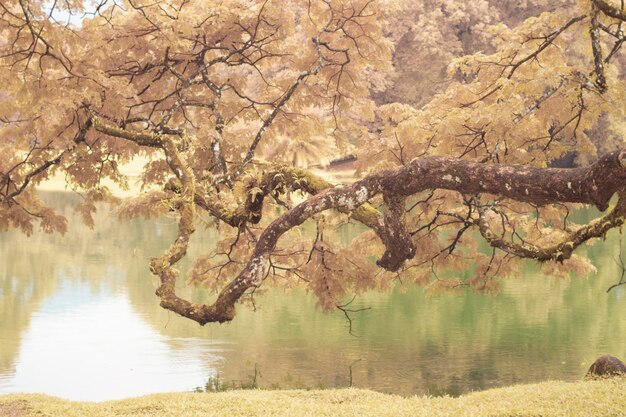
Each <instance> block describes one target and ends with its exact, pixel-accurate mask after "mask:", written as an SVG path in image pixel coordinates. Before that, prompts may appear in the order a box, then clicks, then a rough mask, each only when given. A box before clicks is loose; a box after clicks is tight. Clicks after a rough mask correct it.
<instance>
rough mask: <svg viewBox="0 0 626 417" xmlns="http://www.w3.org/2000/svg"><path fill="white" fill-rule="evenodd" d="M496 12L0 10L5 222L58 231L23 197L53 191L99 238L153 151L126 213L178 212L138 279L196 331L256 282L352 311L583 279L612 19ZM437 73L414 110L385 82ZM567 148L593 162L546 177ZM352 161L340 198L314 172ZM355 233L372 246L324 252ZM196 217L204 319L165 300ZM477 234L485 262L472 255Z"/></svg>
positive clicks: (620, 37)
mask: <svg viewBox="0 0 626 417" xmlns="http://www.w3.org/2000/svg"><path fill="white" fill-rule="evenodd" d="M491 3H492V2H488V1H486V0H475V1H472V2H468V3H465V4H457V3H455V2H447V1H445V2H441V1H425V2H422V3H419V4H413V2H400V1H397V2H394V1H383V0H380V1H374V0H355V1H349V2H348V1H344V0H290V1H287V2H285V1H273V0H266V1H253V0H229V1H222V2H215V3H211V4H210V6H209V7H207V4H206V2H202V1H200V0H172V1H157V2H153V1H143V0H132V1H131V0H100V1H97V2H82V1H64V2H55V3H53V4H52V5H50V4H49V3H48V2H43V1H28V2H27V1H25V0H8V1H5V2H3V3H2V4H1V5H0V35H1V36H0V39H2V40H1V41H0V66H1V68H2V70H1V72H0V79H1V81H2V85H3V87H2V92H1V93H0V135H1V137H2V142H1V143H0V150H1V151H2V152H3V154H4V155H6V157H5V158H3V159H2V160H1V161H0V193H1V197H2V203H1V205H0V227H2V228H3V229H5V230H6V229H8V228H14V227H15V228H20V229H21V230H23V231H24V232H25V233H27V234H29V233H31V232H32V230H33V227H34V223H36V222H37V221H38V222H39V225H40V227H41V228H43V229H44V230H45V231H48V232H60V233H64V232H65V230H66V228H67V224H66V223H67V221H66V219H65V218H64V217H63V216H61V215H59V214H57V213H55V212H54V210H52V209H50V208H49V207H47V206H46V204H45V203H44V202H43V201H42V200H41V199H40V198H38V196H37V193H36V189H37V186H38V185H39V184H41V183H42V182H43V181H45V180H46V179H48V178H50V177H51V176H53V175H62V176H63V177H64V179H65V181H66V183H67V184H68V186H69V187H71V188H72V189H73V190H75V191H77V192H79V193H81V195H82V196H83V202H82V203H81V204H80V206H79V207H78V210H79V211H80V212H81V213H82V215H83V218H84V221H85V223H86V224H88V225H93V219H92V215H93V213H94V211H95V210H96V206H95V205H94V203H96V202H99V201H106V202H110V203H113V204H117V203H119V201H118V198H117V197H115V196H114V195H113V193H112V192H111V190H110V189H109V188H107V186H106V185H104V181H105V180H108V181H112V182H113V183H115V184H117V186H119V187H121V188H123V189H129V188H130V187H131V186H133V184H130V183H129V179H128V178H127V176H125V175H124V174H123V173H122V171H121V170H120V166H121V165H123V164H124V163H127V162H129V161H132V160H133V159H135V158H138V157H144V158H147V159H148V163H147V164H146V166H145V169H144V170H143V173H142V175H141V177H140V180H139V184H138V187H139V188H140V189H141V190H142V192H141V193H140V194H139V195H137V197H136V198H133V199H129V200H126V201H124V202H123V203H122V204H121V205H120V210H119V213H120V216H121V217H123V218H132V217H135V216H138V215H144V216H158V215H163V214H165V213H168V212H173V213H175V214H176V215H177V216H178V218H179V230H178V235H177V237H176V239H175V241H174V242H173V243H172V245H171V247H170V248H169V249H168V250H167V251H166V252H165V253H164V254H163V255H162V256H160V257H158V258H154V259H153V260H152V262H151V263H150V270H151V271H152V273H153V274H154V275H156V276H158V277H159V279H160V283H161V285H160V286H159V288H158V290H157V295H158V296H159V297H160V299H161V305H162V306H163V307H165V308H167V309H170V310H173V311H175V312H177V313H179V314H181V315H183V316H185V317H188V318H190V319H192V320H195V321H197V322H199V323H201V324H204V323H206V322H210V321H219V322H223V321H228V320H231V319H232V318H233V317H234V314H235V310H234V304H235V303H236V302H237V301H239V300H240V299H241V298H242V297H244V296H246V297H249V296H251V295H253V294H254V291H255V290H256V289H257V288H258V287H259V286H261V284H262V283H263V282H264V281H273V282H275V283H277V284H280V285H287V286H289V285H294V284H296V283H300V282H301V283H304V285H307V286H308V288H309V289H310V290H311V291H312V292H313V293H314V294H315V295H316V296H317V297H318V300H319V305H320V306H321V307H322V308H323V309H326V310H328V309H331V308H335V307H337V308H340V309H342V310H343V311H344V312H345V313H346V314H347V312H348V311H349V307H348V304H347V303H346V300H349V299H350V296H351V294H354V293H359V292H362V291H364V290H368V289H378V290H380V289H385V288H388V287H389V286H390V284H392V283H393V282H394V281H395V280H397V279H402V280H413V281H415V282H419V283H430V284H429V285H430V286H431V288H433V289H435V288H444V289H445V288H447V289H455V288H458V287H460V286H469V287H471V288H473V289H475V290H478V291H484V292H493V291H496V290H497V287H498V283H497V280H495V279H494V278H496V277H500V276H506V275H510V274H514V273H515V270H516V267H517V260H518V259H519V258H524V257H526V258H534V259H537V260H539V261H542V262H552V261H557V262H560V263H563V265H562V266H561V267H559V268H558V270H556V272H557V273H564V272H565V271H567V272H569V271H573V272H579V273H586V272H589V271H592V270H593V268H594V267H593V266H592V265H590V264H589V262H588V261H586V260H585V259H584V258H583V257H579V256H576V255H573V251H574V250H575V249H576V247H578V246H579V245H580V244H582V243H584V242H585V241H587V240H589V239H591V238H595V237H601V236H604V235H605V234H606V233H607V232H608V231H609V230H610V229H612V228H616V227H620V226H621V225H622V224H623V222H624V218H625V215H626V202H625V201H624V199H622V198H621V197H622V196H623V195H624V185H623V184H624V180H625V179H626V173H625V171H626V170H625V169H624V168H625V167H626V153H625V152H620V151H617V152H614V153H611V154H607V155H598V152H597V146H596V144H595V143H594V142H593V141H591V140H590V137H589V135H590V132H592V131H593V130H594V129H598V126H600V125H602V131H603V132H606V134H607V135H612V136H613V137H623V134H624V129H625V126H626V125H625V124H624V122H623V121H624V109H626V105H625V103H624V99H625V97H624V94H623V91H624V90H625V87H626V84H625V80H624V77H623V65H622V64H620V62H622V61H620V60H623V58H622V57H621V55H620V48H621V46H622V43H623V41H624V39H625V38H624V32H623V29H622V26H623V23H624V21H625V20H626V12H624V8H623V4H620V5H618V4H617V3H616V2H612V1H605V0H578V1H564V2H563V3H564V4H565V3H567V4H568V7H558V8H556V7H555V8H554V10H553V11H550V12H545V13H542V14H539V15H536V16H531V17H528V18H527V19H525V20H523V19H521V18H520V17H519V16H513V15H512V14H510V12H508V13H505V12H506V10H507V9H506V8H505V7H504V6H499V8H498V9H497V10H495V11H494V12H493V13H490V11H491V6H492V4H491ZM504 3H506V4H508V3H509V2H504ZM540 5H541V3H540V2H525V5H524V7H525V9H524V13H525V14H526V15H529V16H530V15H532V12H533V11H535V10H536V9H537V8H539V7H540ZM61 13H62V14H61ZM74 15H79V16H81V19H72V18H71V16H74ZM67 16H70V18H69V19H68V18H67ZM415 16H419V18H417V19H415ZM506 23H508V25H507V24H506ZM513 26H514V27H513ZM445 28H455V30H453V31H452V32H447V31H446V30H445ZM472 31H473V32H472ZM416 33H419V36H418V35H415V34H416ZM469 33H473V34H472V35H471V36H469V35H468V34H469ZM411 34H413V35H411ZM411 36H412V38H411ZM418 40H420V41H419V42H418ZM421 40H425V41H424V42H422V41H421ZM415 42H418V43H419V44H420V47H419V50H418V51H417V52H416V53H415V58H414V59H418V60H420V59H421V60H424V59H430V58H433V59H435V58H436V59H435V60H434V61H433V62H434V66H433V67H431V68H425V67H427V65H424V61H422V62H420V61H414V60H413V59H411V60H407V59H405V60H404V61H402V60H400V61H398V57H399V56H404V57H405V58H406V57H407V56H408V55H407V52H406V51H407V50H408V46H407V45H411V44H414V43H415ZM395 46H397V47H398V49H397V51H398V52H400V51H402V52H403V55H399V54H396V59H395V63H396V68H395V74H396V75H394V68H393V65H392V64H393V62H394V60H393V59H392V58H393V54H392V53H393V49H394V47H395ZM402 48H404V49H402ZM477 48H482V51H480V52H476V53H473V54H472V55H465V56H459V57H457V56H458V55H460V54H461V53H467V52H472V51H475V50H476V49H477ZM451 59H452V61H451V62H450V60H451ZM435 61H436V62H435ZM444 63H445V64H448V63H449V65H448V66H447V73H446V74H447V75H446V82H445V85H443V86H442V89H441V90H440V91H439V93H438V94H437V95H434V96H433V95H432V91H431V92H425V93H424V94H422V98H424V99H426V98H430V97H431V96H432V99H431V100H430V101H429V102H428V103H427V104H424V105H423V106H421V107H418V105H417V103H420V105H421V104H422V101H423V102H425V101H426V100H421V99H420V100H417V99H416V97H404V99H402V100H399V101H400V102H395V101H396V100H397V96H398V91H397V90H398V85H401V83H400V84H398V83H397V82H396V83H395V84H394V83H393V79H394V77H397V74H402V71H405V72H406V71H408V69H410V70H411V72H410V73H413V72H412V71H413V70H414V69H416V68H417V69H418V70H421V69H422V68H425V69H424V74H426V77H428V74H429V71H430V72H432V71H435V72H437V73H438V74H439V75H438V77H439V76H440V75H441V68H443V65H444ZM398 64H401V65H398ZM407 67H409V68H408V69H407ZM413 67H415V68H413ZM437 68H439V69H437ZM401 78H402V77H400V78H398V79H401ZM424 79H425V78H422V80H424ZM374 98H377V100H378V101H376V100H375V99H374ZM391 101H393V102H391ZM408 103H414V104H415V105H411V104H408ZM572 151H576V152H577V153H578V154H580V155H582V156H583V158H582V159H581V160H582V161H587V162H592V161H595V160H596V159H597V160H598V161H597V162H596V163H594V164H591V165H589V166H587V167H583V168H579V169H577V170H571V171H563V170H550V169H548V168H547V167H549V166H550V164H552V163H553V162H554V161H555V160H557V159H559V158H561V157H563V156H564V155H566V154H568V153H571V152H572ZM349 154H354V155H356V157H357V161H358V162H357V168H358V169H357V175H358V177H356V178H355V180H357V181H356V182H354V183H346V184H334V183H333V182H331V181H329V180H327V179H323V178H320V177H319V176H317V175H316V174H315V173H314V172H313V171H312V170H310V169H309V168H310V166H311V165H314V164H315V163H320V162H327V161H330V160H332V159H335V158H339V157H343V156H346V155H349ZM598 157H601V158H598ZM520 164H521V165H524V166H520ZM616 193H617V194H618V195H619V198H618V199H617V200H616V201H614V204H613V206H611V209H610V210H609V211H607V213H606V214H605V215H604V216H602V217H600V218H599V219H597V220H595V221H592V222H590V223H588V224H584V225H581V224H577V223H575V222H573V221H571V220H570V218H569V213H570V211H571V210H572V209H574V208H576V207H578V205H576V204H580V203H584V204H594V205H596V206H597V207H598V208H600V209H601V210H603V211H604V210H607V209H608V208H609V201H610V199H611V197H612V196H613V195H614V194H616ZM330 210H334V212H332V213H331V212H330ZM346 219H347V220H346ZM353 220H354V221H357V222H360V223H362V224H363V225H364V226H365V228H366V229H368V230H366V231H364V233H363V234H362V235H361V236H359V237H358V238H357V239H354V241H352V242H341V241H340V240H337V239H335V236H334V234H335V233H334V232H333V231H334V230H335V229H337V228H339V227H340V226H341V224H343V223H344V222H346V221H350V222H351V221H353ZM199 222H201V223H204V224H205V225H206V226H207V227H219V228H220V233H221V235H222V237H223V240H222V241H221V242H220V243H219V244H218V245H217V249H216V250H215V251H214V252H213V253H209V254H207V255H206V256H204V257H201V258H199V259H198V260H197V262H196V264H195V266H194V267H193V268H192V269H191V271H190V274H189V281H190V282H191V283H194V284H200V285H204V286H206V287H207V288H210V289H213V290H215V291H218V292H219V295H218V298H217V300H216V301H215V303H213V304H196V303H192V302H190V301H188V300H185V299H183V298H181V297H179V296H178V295H177V293H176V279H177V276H178V272H177V271H176V269H175V268H174V266H175V265H176V263H177V262H178V261H180V259H182V258H183V257H185V255H186V253H187V247H188V243H189V239H190V236H191V234H192V233H193V231H194V229H195V227H196V224H198V223H199ZM304 222H308V223H309V224H311V226H310V228H312V229H315V230H313V231H309V232H307V231H306V230H304V229H301V228H299V226H300V225H301V224H303V223H304ZM305 228H306V227H305ZM283 235H285V236H284V237H283ZM480 240H486V241H487V242H488V243H489V244H490V247H491V249H490V250H489V251H486V252H485V251H480V250H476V248H477V247H478V242H479V241H480ZM368 255H371V256H376V257H377V258H379V259H378V261H377V262H376V264H377V266H378V267H381V269H377V268H376V267H375V265H374V263H373V262H372V259H369V258H368ZM468 262H471V263H472V265H473V266H472V269H473V270H474V271H475V274H473V276H471V277H467V276H466V274H464V272H465V271H466V270H467V265H468Z"/></svg>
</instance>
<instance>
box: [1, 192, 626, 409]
mask: <svg viewBox="0 0 626 417" xmlns="http://www.w3.org/2000/svg"><path fill="white" fill-rule="evenodd" d="M44 197H45V198H46V199H47V200H49V201H51V204H53V205H54V206H55V207H58V208H59V209H60V211H61V212H63V213H65V214H66V216H68V218H70V219H77V218H78V216H77V215H76V214H74V212H73V209H72V207H71V205H70V204H69V201H70V200H73V199H74V198H73V197H70V195H69V194H66V193H46V194H45V195H44ZM95 220H96V226H95V228H94V229H93V230H90V229H88V228H86V227H85V226H83V225H82V224H79V223H77V222H75V221H74V220H72V221H71V224H70V230H69V231H68V233H67V234H66V235H65V236H59V235H47V234H44V233H40V232H35V233H34V234H33V235H32V236H30V237H26V236H24V235H23V234H21V233H19V232H16V231H10V232H7V233H2V234H0V248H1V251H0V314H1V315H0V394H1V393H12V392H39V393H46V394H50V395H55V396H60V397H62V398H67V399H74V400H87V401H100V400H108V399H117V398H124V397H131V396H138V395H143V394H148V393H153V392H165V391H192V390H204V389H207V388H208V389H224V388H232V387H259V388H332V387H348V386H356V387H361V388H370V389H373V390H377V391H381V392H386V393H397V394H401V395H412V394H429V395H443V394H449V395H459V394H461V393H464V392H468V391H473V390H481V389H486V388H492V387H497V386H503V385H511V384H518V383H530V382H537V381H542V380H547V379H560V380H568V381H569V380H571V381H573V380H577V379H580V378H582V377H583V376H584V374H585V372H586V370H587V368H588V367H589V365H590V364H591V363H592V362H593V361H594V360H595V359H596V358H597V357H598V356H600V355H603V354H612V355H615V356H617V357H620V358H621V359H622V360H624V359H626V320H624V317H626V297H625V296H626V288H624V287H625V286H622V287H618V288H616V289H614V290H612V291H611V292H610V293H608V294H607V293H606V289H607V288H608V287H609V286H610V285H611V284H613V283H615V282H617V281H618V280H619V275H620V273H621V270H620V269H619V267H618V266H617V264H616V263H615V260H614V258H615V256H617V253H618V250H619V245H618V239H619V237H620V236H619V234H618V233H617V232H615V231H613V232H611V233H610V234H609V236H608V238H607V240H606V241H605V242H598V243H597V244H595V245H592V246H589V247H585V248H581V250H579V251H578V253H583V254H587V255H588V256H590V257H591V258H592V259H593V260H594V261H595V263H596V266H597V267H598V273H597V274H595V275H592V276H590V277H588V278H577V277H572V278H571V279H570V280H563V279H556V278H552V277H546V276H542V275H541V274H540V273H539V272H538V268H537V267H536V266H535V265H534V264H533V263H532V262H529V263H528V266H527V268H526V269H525V271H523V273H522V274H521V277H520V278H515V279H509V280H505V281H503V284H502V288H503V289H502V291H501V293H499V294H498V295H496V296H486V295H479V294H475V293H471V292H469V291H467V292H461V293H458V294H447V293H442V294H436V295H435V296H426V295H425V294H424V291H423V290H422V289H421V288H415V287H409V288H397V289H395V290H393V291H391V292H388V293H368V294H364V295H362V296H359V297H358V298H357V299H356V300H355V302H354V304H353V305H352V307H354V308H359V307H368V308H369V309H368V310H365V311H363V312H360V313H355V314H354V315H353V320H354V322H353V328H354V334H353V335H351V334H350V333H349V332H348V323H347V321H346V319H345V317H344V316H343V314H342V313H341V312H339V311H337V312H336V313H330V314H323V313H321V312H320V311H318V310H317V309H316V307H315V299H314V297H313V296H312V295H310V294H307V293H306V292H305V291H304V290H298V289H294V290H283V289H280V288H274V289H268V290H267V291H265V292H263V293H262V294H260V295H258V296H257V297H256V303H257V309H256V311H252V309H251V307H247V306H240V307H239V308H238V313H237V317H236V318H235V320H234V321H233V322H232V323H229V324H222V325H218V324H209V325H206V326H205V327H201V326H198V325H197V324H195V323H193V322H190V321H188V320H185V319H182V318H180V317H178V316H176V315H175V314H173V313H169V312H168V311H166V310H163V309H162V308H161V307H159V305H158V299H157V297H156V296H155V295H154V290H155V288H156V280H155V278H154V277H153V276H152V275H151V274H150V272H149V270H148V262H149V258H150V257H152V256H156V255H158V254H160V252H161V251H163V250H164V249H165V248H167V247H168V245H169V243H170V241H171V239H172V236H174V235H175V229H176V222H175V220H174V219H167V218H165V219H159V220H136V221H130V222H123V223H120V222H118V221H117V220H115V219H113V218H110V217H108V216H107V215H106V209H105V208H101V210H99V213H98V214H97V215H96V219H95ZM200 229H201V228H200ZM216 239H217V235H216V234H215V232H209V231H203V230H199V231H198V232H196V234H195V235H194V237H193V240H192V250H191V251H190V254H191V255H193V254H194V253H195V254H198V253H200V251H201V250H203V249H204V250H207V249H206V248H211V247H212V245H213V244H214V242H215V240H216ZM181 269H183V270H184V266H183V267H181ZM190 295H191V296H192V297H194V298H195V299H196V300H198V299H207V300H208V299H209V298H208V297H210V295H206V294H204V292H203V291H202V290H194V292H193V294H190ZM205 297H206V298H205Z"/></svg>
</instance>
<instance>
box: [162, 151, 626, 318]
mask: <svg viewBox="0 0 626 417" xmlns="http://www.w3.org/2000/svg"><path fill="white" fill-rule="evenodd" d="M625 188H626V150H622V151H617V152H613V153H611V154H608V155H606V156H605V157H603V158H601V159H600V160H599V161H598V162H596V163H595V164H593V165H591V166H589V167H585V168H576V169H558V168H545V169H544V168H535V167H528V166H514V165H493V164H491V165H487V164H480V163H475V162H469V161H464V160H459V159H453V158H443V157H426V158H419V159H415V160H413V161H411V162H410V163H409V164H408V165H406V166H403V167H401V168H397V169H390V170H384V171H381V172H378V173H375V174H372V175H370V176H367V177H365V178H364V179H362V180H360V181H357V182H355V183H354V184H352V185H350V186H343V187H335V188H330V189H327V190H325V191H323V192H321V193H319V194H317V195H315V196H313V197H311V198H309V199H308V200H307V201H305V202H303V203H301V204H299V205H298V206H296V207H294V208H293V209H291V210H289V211H288V212H286V213H285V214H283V215H282V216H280V217H278V218H277V219H276V220H274V221H273V222H272V223H271V224H270V225H269V226H268V227H267V228H266V229H265V230H264V231H263V233H262V234H261V236H260V237H259V239H258V242H257V245H256V247H255V249H254V252H253V254H252V256H251V257H250V259H249V261H248V263H247V265H246V266H245V267H244V269H243V270H242V271H241V272H240V273H239V275H238V276H237V277H236V278H235V279H234V280H233V281H231V282H230V283H229V284H228V285H227V286H226V287H225V288H224V289H223V290H222V291H221V293H220V294H219V295H218V297H217V300H216V301H215V303H214V304H213V305H210V306H209V305H194V306H193V317H192V318H193V319H194V320H195V321H197V322H198V323H200V324H205V323H208V322H215V321H217V322H223V321H228V320H232V319H233V318H234V316H235V303H236V302H237V300H239V298H240V297H241V296H242V295H243V294H244V293H245V292H246V291H247V290H248V289H250V288H255V287H258V286H259V285H260V284H261V282H262V281H263V279H264V277H265V276H266V275H267V273H268V270H269V265H270V262H269V256H270V253H271V252H272V250H273V249H274V248H275V247H276V244H277V242H278V239H279V238H280V237H281V236H282V235H283V234H284V233H285V232H287V231H288V230H290V229H292V228H294V227H297V226H299V225H300V224H302V223H303V222H304V221H306V220H307V219H309V218H311V217H312V216H314V215H315V214H317V213H320V212H322V211H325V210H328V209H341V210H347V211H353V210H355V209H356V208H357V207H359V206H361V205H362V204H364V203H365V202H367V201H368V200H369V199H370V198H372V197H373V196H375V195H377V194H380V193H383V194H385V195H387V196H394V198H399V197H402V196H408V195H412V194H415V193H418V192H420V191H423V190H427V189H446V190H452V191H458V192H460V193H464V194H477V193H489V194H495V195H499V196H502V197H508V198H511V199H514V200H517V201H521V202H530V203H536V204H547V203H556V202H572V203H587V204H595V205H596V206H597V207H599V208H600V209H601V210H606V209H607V208H608V202H609V200H610V198H611V197H612V196H613V194H615V193H616V192H620V193H623V192H624V191H625ZM388 199H389V197H388ZM622 207H623V206H622V204H621V203H620V204H619V209H618V210H617V211H614V216H615V218H616V220H615V221H614V222H613V223H611V224H610V225H602V224H599V225H597V226H594V225H593V224H592V225H590V226H589V228H588V229H585V228H583V229H581V231H579V232H578V234H577V236H578V239H579V240H581V241H582V240H584V239H588V238H590V237H593V235H597V232H598V231H601V230H604V228H605V227H608V226H613V227H614V226H617V225H619V224H622V223H623V218H624V215H625V214H626V213H625V212H624V210H623V208H622ZM609 216H611V214H609ZM618 219H619V220H618ZM606 230H608V229H606ZM518 255H519V256H524V255H525V254H524V253H520V254H518ZM170 307H171V308H170ZM170 307H168V308H170V309H171V310H173V311H175V312H177V313H179V314H183V315H186V316H187V317H189V316H188V315H187V314H188V312H189V308H190V307H189V306H188V305H185V304H181V305H180V306H176V305H172V306H170Z"/></svg>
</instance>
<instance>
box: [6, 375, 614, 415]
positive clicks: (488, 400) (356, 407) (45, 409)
mask: <svg viewBox="0 0 626 417" xmlns="http://www.w3.org/2000/svg"><path fill="white" fill-rule="evenodd" d="M0 416H3V417H26V416H46V417H57V416H58V417H79V416H80V417H113V416H116V417H121V416H159V417H170V416H172V417H173V416H177V417H178V416H181V417H182V416H185V417H191V416H229V417H230V416H298V417H301V416H358V417H363V416H377V417H378V416H429V417H430V416H489V417H495V416H502V417H503V416H511V417H513V416H515V417H522V416H528V417H531V416H532V417H539V416H541V417H548V416H585V417H596V416H597V417H609V416H626V379H625V378H618V379H613V380H599V381H581V382H575V383H567V382H544V383H540V384H531V385H519V386H513V387H506V388H498V389H492V390H488V391H483V392H475V393H471V394H468V395H464V396H461V397H459V398H449V397H444V398H442V397H437V398H428V397H410V398H405V397H400V396H395V395H386V394H380V393H377V392H373V391H367V390H361V389H338V390H324V391H261V390H249V391H228V392H220V393H211V394H202V393H178V394H176V393H172V394H155V395H149V396H146V397H140V398H132V399H127V400H122V401H110V402H103V403H86V402H71V401H65V400H61V399H58V398H53V397H48V396H45V395H38V394H18V395H15V394H11V395H4V396H0Z"/></svg>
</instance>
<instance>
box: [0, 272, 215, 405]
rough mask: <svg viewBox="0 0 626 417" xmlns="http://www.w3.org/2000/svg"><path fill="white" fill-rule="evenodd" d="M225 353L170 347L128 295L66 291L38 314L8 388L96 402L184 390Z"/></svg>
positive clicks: (195, 345)
mask: <svg viewBox="0 0 626 417" xmlns="http://www.w3.org/2000/svg"><path fill="white" fill-rule="evenodd" d="M68 323H71V325H68ZM172 345H175V347H176V348H174V349H173V348H172ZM220 350H221V349H220V348H219V346H217V345H215V344H212V343H207V342H206V341H203V340H201V339H197V338H187V339H174V340H168V339H167V338H166V337H164V336H162V335H160V334H158V333H156V332H155V331H154V329H153V328H151V326H150V325H148V324H147V323H146V322H145V321H144V320H143V319H142V318H141V317H138V316H137V315H136V314H135V313H134V312H133V309H132V307H131V305H130V303H129V301H128V299H127V298H126V297H125V296H124V295H123V294H110V293H109V292H108V291H107V290H105V289H103V290H102V291H99V292H98V293H92V291H91V289H90V288H87V287H86V286H85V285H83V284H70V285H62V286H61V288H59V289H58V290H57V291H56V293H55V294H54V296H53V297H51V298H50V299H49V300H47V301H46V302H45V303H44V304H43V306H42V307H41V308H40V309H39V310H38V311H37V312H36V313H34V314H33V318H32V320H31V324H30V328H29V330H28V331H27V332H26V334H25V335H24V337H23V339H22V344H21V347H20V353H19V356H18V357H17V360H16V363H17V366H16V367H15V371H14V373H13V375H11V376H9V377H8V378H5V380H4V381H3V385H4V387H5V389H6V390H9V391H18V392H19V391H24V392H42V393H47V394H51V395H56V396H60V397H64V398H71V399H76V400H92V401H93V400H96V401H97V400H106V399H114V398H124V397H127V396H128V395H129V393H132V394H133V395H141V394H148V393H154V392H161V391H183V390H188V389H189V384H190V382H192V381H195V383H196V384H197V385H201V384H202V383H203V381H204V380H205V379H206V377H207V375H212V374H214V373H215V365H216V364H217V362H218V360H219V356H217V355H218V354H219V352H220ZM212 352H215V354H211V353H212Z"/></svg>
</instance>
